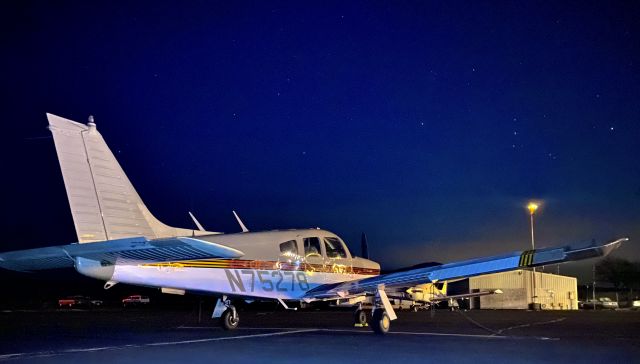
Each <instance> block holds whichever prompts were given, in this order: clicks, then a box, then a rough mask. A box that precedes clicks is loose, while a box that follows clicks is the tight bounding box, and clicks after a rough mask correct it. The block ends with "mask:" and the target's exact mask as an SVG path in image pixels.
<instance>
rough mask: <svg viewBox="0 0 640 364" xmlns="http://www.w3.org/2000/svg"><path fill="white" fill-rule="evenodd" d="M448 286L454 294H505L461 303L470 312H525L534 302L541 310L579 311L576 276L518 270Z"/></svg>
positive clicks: (468, 279)
mask: <svg viewBox="0 0 640 364" xmlns="http://www.w3.org/2000/svg"><path fill="white" fill-rule="evenodd" d="M534 278H535V280H534ZM450 285H451V286H452V287H451V288H452V290H451V291H455V292H457V293H472V292H480V291H486V290H495V289H500V290H501V291H503V292H504V293H503V294H494V295H488V296H481V297H475V298H471V299H470V300H468V301H466V302H465V303H464V305H465V306H466V305H468V308H471V309H478V308H481V309H528V308H531V307H532V306H531V305H532V304H533V303H534V302H535V304H536V305H539V306H538V308H540V309H543V310H577V309H578V284H577V279H576V278H575V277H567V276H561V275H557V274H549V273H543V272H535V273H534V272H533V271H531V270H524V269H521V270H515V271H510V272H502V273H494V274H486V275H482V276H477V277H471V278H467V279H464V280H461V281H457V282H454V283H451V284H450ZM534 287H535V289H534ZM534 291H535V297H534V294H533V293H534Z"/></svg>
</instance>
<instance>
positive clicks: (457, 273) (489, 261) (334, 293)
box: [304, 238, 629, 301]
mask: <svg viewBox="0 0 640 364" xmlns="http://www.w3.org/2000/svg"><path fill="white" fill-rule="evenodd" d="M627 240H629V239H628V238H622V239H617V240H614V241H611V242H608V243H605V244H600V245H597V244H594V245H591V246H588V247H583V248H573V247H570V246H565V247H560V248H547V249H536V250H526V251H523V252H514V253H511V254H506V255H499V256H493V257H487V258H480V259H472V260H466V261H461V262H454V263H448V264H443V265H439V266H435V267H425V268H416V269H410V270H406V271H402V272H397V273H389V274H382V275H379V276H376V277H371V278H365V279H360V280H355V281H349V282H344V283H336V284H326V285H322V286H319V287H316V288H315V289H313V290H311V291H309V292H308V293H307V294H306V295H305V297H304V299H305V300H307V301H310V300H331V299H336V298H343V297H352V296H354V295H360V294H374V293H375V292H376V291H377V289H378V286H379V285H384V287H385V289H386V288H389V289H394V288H408V287H412V286H415V285H418V284H424V283H429V282H437V281H445V280H451V279H456V278H463V277H472V276H477V275H482V274H488V273H497V272H505V271H509V270H514V269H520V268H527V267H537V266H541V265H549V264H558V263H563V262H568V261H574V260H582V259H588V258H596V257H601V256H605V255H607V254H609V253H610V252H612V251H613V250H615V249H616V248H618V247H619V246H620V245H621V244H622V243H623V242H625V241H627Z"/></svg>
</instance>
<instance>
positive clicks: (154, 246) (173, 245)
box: [0, 237, 244, 271]
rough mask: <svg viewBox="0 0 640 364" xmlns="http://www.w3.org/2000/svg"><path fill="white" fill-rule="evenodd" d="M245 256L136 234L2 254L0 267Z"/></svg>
mask: <svg viewBox="0 0 640 364" xmlns="http://www.w3.org/2000/svg"><path fill="white" fill-rule="evenodd" d="M243 255H244V253H243V252H241V251H239V250H236V249H233V248H229V247H227V246H224V245H221V244H216V243H211V242H208V241H204V240H201V239H195V238H189V237H177V238H168V239H154V240H148V239H146V238H144V237H135V238H126V239H118V240H108V241H102V242H97V243H91V244H78V243H76V244H69V245H59V246H52V247H46V248H36V249H27V250H17V251H12V252H7V253H0V268H4V269H9V270H16V271H35V270H43V269H54V268H72V267H73V266H74V261H75V260H74V259H75V258H87V259H92V260H96V261H100V262H105V263H106V264H113V263H115V262H116V260H117V261H118V262H140V261H145V262H165V261H172V260H188V259H203V258H239V257H241V256H243Z"/></svg>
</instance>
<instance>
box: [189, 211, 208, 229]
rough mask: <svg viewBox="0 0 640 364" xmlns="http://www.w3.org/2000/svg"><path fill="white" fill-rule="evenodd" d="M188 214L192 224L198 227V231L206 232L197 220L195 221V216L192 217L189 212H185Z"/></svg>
mask: <svg viewBox="0 0 640 364" xmlns="http://www.w3.org/2000/svg"><path fill="white" fill-rule="evenodd" d="M187 212H188V213H189V216H191V220H193V222H195V223H196V226H197V227H198V230H200V231H206V230H205V229H204V228H203V227H202V225H200V222H198V219H196V217H195V216H193V214H192V213H191V211H187Z"/></svg>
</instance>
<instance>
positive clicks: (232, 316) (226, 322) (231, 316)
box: [220, 306, 240, 330]
mask: <svg viewBox="0 0 640 364" xmlns="http://www.w3.org/2000/svg"><path fill="white" fill-rule="evenodd" d="M220 319H221V320H222V321H221V324H222V328H223V329H225V330H235V329H237V328H238V323H240V316H238V313H237V312H236V309H235V308H234V307H233V306H230V307H229V308H227V309H226V310H225V311H224V313H223V314H222V317H220Z"/></svg>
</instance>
